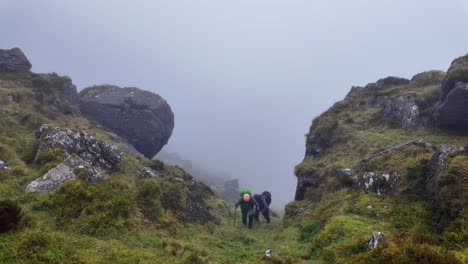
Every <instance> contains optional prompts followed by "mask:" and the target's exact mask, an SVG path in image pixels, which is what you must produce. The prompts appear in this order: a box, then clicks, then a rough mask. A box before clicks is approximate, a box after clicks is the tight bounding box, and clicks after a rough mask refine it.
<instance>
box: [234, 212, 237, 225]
mask: <svg viewBox="0 0 468 264" xmlns="http://www.w3.org/2000/svg"><path fill="white" fill-rule="evenodd" d="M236 213H237V208H234V227H235V226H236V218H237V217H236Z"/></svg>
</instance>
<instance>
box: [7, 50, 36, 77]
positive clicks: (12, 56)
mask: <svg viewBox="0 0 468 264" xmlns="http://www.w3.org/2000/svg"><path fill="white" fill-rule="evenodd" d="M31 67H32V65H31V63H30V62H29V60H28V58H26V56H25V55H24V53H23V52H22V51H21V50H20V49H19V48H13V49H9V50H8V49H7V50H4V49H0V71H7V72H16V71H29V70H31Z"/></svg>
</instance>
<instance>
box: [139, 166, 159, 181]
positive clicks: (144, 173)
mask: <svg viewBox="0 0 468 264" xmlns="http://www.w3.org/2000/svg"><path fill="white" fill-rule="evenodd" d="M140 178H155V179H157V178H161V175H160V174H159V172H158V171H155V170H153V169H151V168H148V167H143V168H142V169H141V170H140Z"/></svg>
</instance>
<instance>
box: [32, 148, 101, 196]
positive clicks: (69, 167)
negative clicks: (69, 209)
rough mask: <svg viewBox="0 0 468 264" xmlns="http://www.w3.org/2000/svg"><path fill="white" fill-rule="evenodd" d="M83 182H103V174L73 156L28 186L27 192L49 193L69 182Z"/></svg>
mask: <svg viewBox="0 0 468 264" xmlns="http://www.w3.org/2000/svg"><path fill="white" fill-rule="evenodd" d="M77 178H80V179H81V180H86V181H91V182H96V181H100V180H102V178H103V177H102V175H101V173H100V172H99V171H98V170H97V169H96V168H94V167H92V166H90V165H89V164H88V163H87V162H85V161H84V160H82V159H81V158H80V157H78V156H76V155H71V156H70V157H68V158H67V159H65V160H64V161H63V162H62V163H60V164H59V165H57V166H56V167H54V168H52V169H51V170H49V171H48V172H47V173H46V174H44V175H43V176H42V177H40V178H38V179H36V180H34V181H32V182H31V183H29V184H28V186H26V192H48V191H50V190H53V189H55V188H57V187H59V186H61V185H62V184H63V183H65V182H67V181H72V180H76V179H77Z"/></svg>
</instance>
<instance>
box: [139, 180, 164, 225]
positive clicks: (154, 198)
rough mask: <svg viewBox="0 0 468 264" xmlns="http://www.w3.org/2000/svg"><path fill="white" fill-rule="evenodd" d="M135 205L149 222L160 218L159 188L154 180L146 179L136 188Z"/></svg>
mask: <svg viewBox="0 0 468 264" xmlns="http://www.w3.org/2000/svg"><path fill="white" fill-rule="evenodd" d="M136 200H137V204H138V207H139V208H140V209H141V210H142V212H143V215H144V216H145V217H147V218H148V219H150V220H153V221H154V220H157V219H159V218H160V217H161V216H162V205H161V186H160V184H159V182H158V181H157V180H155V179H146V180H144V181H143V182H142V183H141V184H140V185H139V186H138V192H137V197H136Z"/></svg>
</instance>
